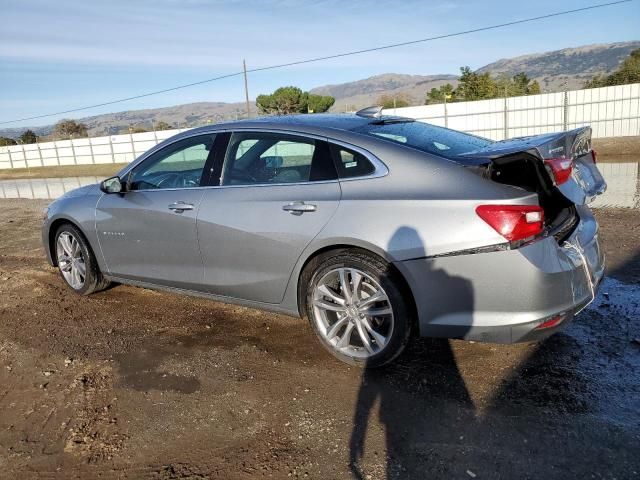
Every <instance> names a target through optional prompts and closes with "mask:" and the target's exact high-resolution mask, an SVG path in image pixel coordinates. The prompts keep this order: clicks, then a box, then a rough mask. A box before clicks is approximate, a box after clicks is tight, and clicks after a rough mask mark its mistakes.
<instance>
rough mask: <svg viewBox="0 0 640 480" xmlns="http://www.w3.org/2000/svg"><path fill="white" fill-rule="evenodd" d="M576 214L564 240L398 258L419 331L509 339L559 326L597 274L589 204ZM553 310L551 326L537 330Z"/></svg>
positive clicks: (587, 296) (600, 260) (590, 291)
mask: <svg viewBox="0 0 640 480" xmlns="http://www.w3.org/2000/svg"><path fill="white" fill-rule="evenodd" d="M578 215H579V216H580V223H579V224H578V226H577V227H576V229H575V231H574V232H573V233H572V235H571V236H570V237H569V238H568V239H567V242H568V244H567V243H563V245H559V244H558V243H557V241H556V240H555V239H554V238H553V237H549V238H545V239H542V240H538V241H536V242H534V243H532V244H530V245H527V246H525V247H522V248H519V249H516V250H502V251H494V252H487V253H476V254H469V255H457V256H446V257H438V258H428V257H427V258H421V259H414V260H408V261H403V262H397V263H396V266H397V267H398V269H399V270H400V271H401V272H402V273H403V275H404V276H405V278H406V279H407V281H408V283H409V286H410V288H411V290H412V293H413V298H414V300H415V303H416V309H417V314H418V323H419V328H420V334H421V335H422V336H430V337H446V338H462V339H467V340H476V341H483V342H496V343H514V342H527V341H536V340H540V339H542V338H544V337H546V336H549V335H551V334H553V333H555V332H557V331H558V330H560V329H562V328H564V327H565V326H566V325H567V324H568V323H569V322H570V321H571V320H572V319H573V317H574V316H575V315H576V314H577V313H578V312H580V311H581V310H582V309H583V308H584V307H586V306H587V305H588V304H589V303H590V302H591V301H592V300H593V298H594V296H595V292H596V289H597V287H598V285H599V283H600V281H601V279H602V277H603V274H604V256H603V254H602V252H601V250H600V247H599V244H598V224H597V223H596V220H595V219H594V217H593V215H592V214H591V212H590V210H589V209H588V207H578ZM558 315H562V316H563V320H562V321H561V322H559V323H558V325H555V326H553V327H552V328H545V329H542V330H540V329H536V328H537V327H539V326H540V325H541V324H543V323H545V322H547V321H548V320H550V319H552V318H555V317H557V316H558Z"/></svg>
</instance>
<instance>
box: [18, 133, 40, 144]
mask: <svg viewBox="0 0 640 480" xmlns="http://www.w3.org/2000/svg"><path fill="white" fill-rule="evenodd" d="M20 141H21V142H22V143H36V142H37V141H38V137H37V135H36V134H35V133H34V132H33V130H25V131H24V132H22V135H20Z"/></svg>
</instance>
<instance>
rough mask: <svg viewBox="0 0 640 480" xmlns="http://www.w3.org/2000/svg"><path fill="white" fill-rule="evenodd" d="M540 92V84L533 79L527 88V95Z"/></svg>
mask: <svg viewBox="0 0 640 480" xmlns="http://www.w3.org/2000/svg"><path fill="white" fill-rule="evenodd" d="M540 93H541V90H540V84H539V83H538V81H537V80H534V81H533V82H531V84H530V85H529V90H528V91H527V95H540Z"/></svg>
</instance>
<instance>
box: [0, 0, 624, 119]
mask: <svg viewBox="0 0 640 480" xmlns="http://www.w3.org/2000/svg"><path fill="white" fill-rule="evenodd" d="M633 1H635V0H617V1H614V2H608V3H599V4H596V5H589V6H586V7H580V8H574V9H572V10H564V11H561V12H555V13H548V14H545V15H539V16H537V17H530V18H524V19H521V20H514V21H511V22H505V23H499V24H496V25H489V26H486V27H480V28H473V29H470V30H463V31H461V32H455V33H447V34H444V35H437V36H435V37H428V38H421V39H418V40H410V41H407V42H400V43H392V44H389V45H382V46H379V47H372V48H364V49H362V50H353V51H350V52H343V53H336V54H333V55H326V56H323V57H315V58H308V59H305V60H297V61H294V62H288V63H280V64H277V65H269V66H266V67H257V68H250V69H247V70H246V71H244V70H243V71H240V72H234V73H229V74H226V75H221V76H219V77H214V78H208V79H206V80H200V81H198V82H193V83H187V84H184V85H178V86H176V87H171V88H165V89H163V90H156V91H154V92H149V93H143V94H140V95H135V96H133V97H127V98H120V99H117V100H111V101H108V102H103V103H97V104H95V105H88V106H86V107H79V108H74V109H71V110H63V111H60V112H55V113H47V114H44V115H36V116H33V117H25V118H18V119H14V120H6V121H2V122H0V125H5V124H7V123H15V122H24V121H27V120H36V119H39V118H46V117H53V116H56V115H64V114H66V113H73V112H80V111H82V110H90V109H93V108H98V107H104V106H107V105H113V104H116V103H123V102H128V101H131V100H137V99H139V98H144V97H150V96H152V95H160V94H162V93H167V92H173V91H175V90H181V89H183V88H189V87H194V86H197V85H202V84H204V83H211V82H215V81H218V80H223V79H225V78H232V77H237V76H240V75H243V74H246V73H254V72H264V71H265V70H274V69H277V68H285V67H292V66H295V65H302V64H305V63H313V62H320V61H324V60H332V59H336V58H342V57H348V56H351V55H360V54H362V53H370V52H376V51H379V50H387V49H389V48H397V47H405V46H408V45H415V44H418V43H425V42H431V41H433V40H440V39H443V38H451V37H459V36H461V35H467V34H470V33H477V32H484V31H487V30H494V29H497V28H503V27H509V26H513V25H519V24H522V23H528V22H535V21H537V20H544V19H547V18H553V17H560V16H563V15H570V14H572V13H577V12H584V11H587V10H594V9H596V8H604V7H610V6H612V5H619V4H621V3H630V2H633Z"/></svg>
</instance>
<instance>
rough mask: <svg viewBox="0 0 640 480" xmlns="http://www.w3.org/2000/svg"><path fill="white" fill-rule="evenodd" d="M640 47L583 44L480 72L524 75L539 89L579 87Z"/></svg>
mask: <svg viewBox="0 0 640 480" xmlns="http://www.w3.org/2000/svg"><path fill="white" fill-rule="evenodd" d="M636 48H640V41H637V42H623V43H609V44H604V45H586V46H583V47H577V48H565V49H562V50H556V51H553V52H546V53H534V54H531V55H523V56H521V57H515V58H506V59H501V60H498V61H497V62H493V63H490V64H489V65H485V66H484V67H482V68H480V69H479V70H478V71H479V72H491V73H492V74H493V75H496V76H498V75H506V76H513V75H515V74H516V73H520V72H524V73H526V74H527V75H528V76H529V77H530V78H535V79H536V80H538V83H540V87H541V88H542V90H548V91H552V92H553V91H558V90H562V89H564V88H565V87H564V83H565V82H566V88H567V89H568V90H575V89H579V88H582V86H583V85H584V83H585V82H586V81H587V80H591V78H593V77H594V76H595V75H597V74H600V73H611V72H612V71H614V70H615V69H616V68H617V67H618V65H620V63H621V62H622V61H623V60H624V59H625V58H626V57H627V56H628V55H629V53H630V52H631V50H634V49H636Z"/></svg>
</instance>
